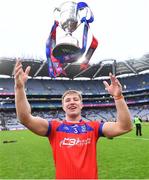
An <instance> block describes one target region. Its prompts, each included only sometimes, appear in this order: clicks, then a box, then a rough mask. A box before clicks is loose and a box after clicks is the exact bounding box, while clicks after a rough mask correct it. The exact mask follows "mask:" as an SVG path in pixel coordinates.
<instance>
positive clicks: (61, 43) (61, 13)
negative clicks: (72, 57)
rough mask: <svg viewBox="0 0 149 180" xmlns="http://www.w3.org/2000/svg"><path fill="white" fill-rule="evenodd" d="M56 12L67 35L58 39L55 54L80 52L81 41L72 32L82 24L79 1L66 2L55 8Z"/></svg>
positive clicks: (59, 55) (55, 55)
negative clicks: (78, 9) (78, 7)
mask: <svg viewBox="0 0 149 180" xmlns="http://www.w3.org/2000/svg"><path fill="white" fill-rule="evenodd" d="M54 13H57V15H58V19H57V20H58V22H59V26H60V27H61V28H62V29H63V30H64V32H65V36H64V37H62V38H59V39H58V40H56V46H55V47H54V49H53V56H54V57H56V58H57V57H61V56H65V55H69V54H74V53H76V52H79V51H80V47H79V41H78V40H77V39H76V38H75V37H73V36H72V33H73V32H74V31H75V30H76V29H77V27H78V26H79V24H80V18H79V13H78V11H77V3H75V2H71V1H68V2H64V3H63V4H61V5H60V7H58V8H55V10H54Z"/></svg>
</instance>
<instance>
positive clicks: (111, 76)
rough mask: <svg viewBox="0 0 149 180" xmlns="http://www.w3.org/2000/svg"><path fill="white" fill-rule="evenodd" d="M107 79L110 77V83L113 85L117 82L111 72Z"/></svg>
mask: <svg viewBox="0 0 149 180" xmlns="http://www.w3.org/2000/svg"><path fill="white" fill-rule="evenodd" d="M109 77H110V80H111V83H112V84H114V83H115V82H116V80H117V78H116V77H115V75H113V74H112V73H111V72H110V73H109Z"/></svg>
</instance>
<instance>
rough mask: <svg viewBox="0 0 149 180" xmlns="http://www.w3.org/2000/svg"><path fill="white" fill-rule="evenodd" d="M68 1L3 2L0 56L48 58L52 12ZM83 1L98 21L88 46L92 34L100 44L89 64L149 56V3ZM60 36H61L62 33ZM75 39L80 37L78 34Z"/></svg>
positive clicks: (137, 0) (92, 26)
mask: <svg viewBox="0 0 149 180" xmlns="http://www.w3.org/2000/svg"><path fill="white" fill-rule="evenodd" d="M66 1H67V0H66ZM66 1H62V0H0V57H23V58H36V59H43V60H44V59H46V54H45V45H46V40H47V38H48V35H49V33H50V31H51V27H52V25H53V22H54V18H55V16H54V13H53V10H54V8H56V7H59V6H60V5H61V4H62V3H63V2H66ZM74 2H80V1H78V0H74ZM84 2H86V3H87V4H88V6H89V7H90V9H91V11H92V12H93V14H94V19H95V20H94V22H93V23H91V24H90V29H89V33H88V45H89V42H90V39H91V37H92V34H93V35H94V36H95V37H96V38H97V39H98V42H99V45H98V47H97V49H96V51H95V53H94V54H93V56H92V58H91V60H90V63H98V62H99V61H101V60H104V59H117V60H126V59H129V58H139V57H141V56H142V55H144V54H147V53H149V24H148V22H149V21H148V18H149V11H148V7H149V0H92V1H91V0H84ZM59 28H60V27H59ZM78 29H79V28H78ZM78 29H76V32H77V31H78ZM81 32H82V31H81ZM74 34H75V32H74V33H73V34H72V35H73V36H74ZM79 34H80V33H79ZM57 36H61V35H60V30H59V34H58V32H57ZM75 38H79V37H77V33H76V34H75ZM79 39H80V38H79ZM80 44H81V42H80Z"/></svg>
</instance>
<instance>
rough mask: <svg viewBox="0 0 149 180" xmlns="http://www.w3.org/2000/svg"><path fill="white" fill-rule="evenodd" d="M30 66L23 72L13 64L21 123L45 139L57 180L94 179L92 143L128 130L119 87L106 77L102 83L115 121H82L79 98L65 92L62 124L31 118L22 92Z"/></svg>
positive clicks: (60, 122)
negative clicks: (114, 115)
mask: <svg viewBox="0 0 149 180" xmlns="http://www.w3.org/2000/svg"><path fill="white" fill-rule="evenodd" d="M29 71H30V67H27V68H26V70H25V71H23V69H22V64H21V63H20V62H19V61H17V63H16V66H15V70H14V73H15V103H16V112H17V116H18V118H19V119H20V121H21V123H22V124H24V125H25V126H26V127H27V128H28V129H30V130H31V131H32V132H34V133H35V134H37V135H40V136H48V138H49V141H50V144H51V146H52V150H53V156H54V161H55V167H56V178H57V179H97V178H98V175H97V174H98V172H97V162H96V143H97V140H98V138H99V137H100V136H106V137H108V138H112V137H115V136H119V135H121V134H124V133H127V132H129V131H130V130H131V129H132V123H131V118H130V113H129V110H128V107H127V104H126V102H125V100H124V97H123V95H122V88H121V84H120V82H119V81H118V79H117V78H116V77H115V76H114V75H112V74H110V79H111V84H110V85H109V84H108V83H107V82H106V81H104V85H105V88H106V90H107V91H108V92H109V93H110V94H111V95H112V96H113V98H114V101H115V105H116V110H117V121H116V122H105V123H104V124H103V123H100V122H98V121H89V122H86V121H84V120H83V119H82V117H81V109H82V107H83V104H82V96H81V94H80V93H79V92H78V91H75V90H69V91H66V92H65V93H64V95H63V97H62V107H63V110H64V111H65V119H64V120H63V121H56V120H52V121H51V122H50V123H48V121H47V120H45V119H43V118H40V117H34V116H32V114H31V107H30V105H29V102H28V100H27V97H26V93H25V90H24V89H25V82H26V81H27V78H28V74H29Z"/></svg>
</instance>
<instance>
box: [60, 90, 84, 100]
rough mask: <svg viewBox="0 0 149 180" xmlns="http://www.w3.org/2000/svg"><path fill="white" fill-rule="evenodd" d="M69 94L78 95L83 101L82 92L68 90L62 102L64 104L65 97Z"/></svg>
mask: <svg viewBox="0 0 149 180" xmlns="http://www.w3.org/2000/svg"><path fill="white" fill-rule="evenodd" d="M68 94H77V95H78V96H79V98H80V100H81V101H82V93H81V92H80V91H77V90H72V89H71V90H67V91H65V92H64V94H63V96H62V102H63V100H64V98H65V96H66V95H68Z"/></svg>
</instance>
